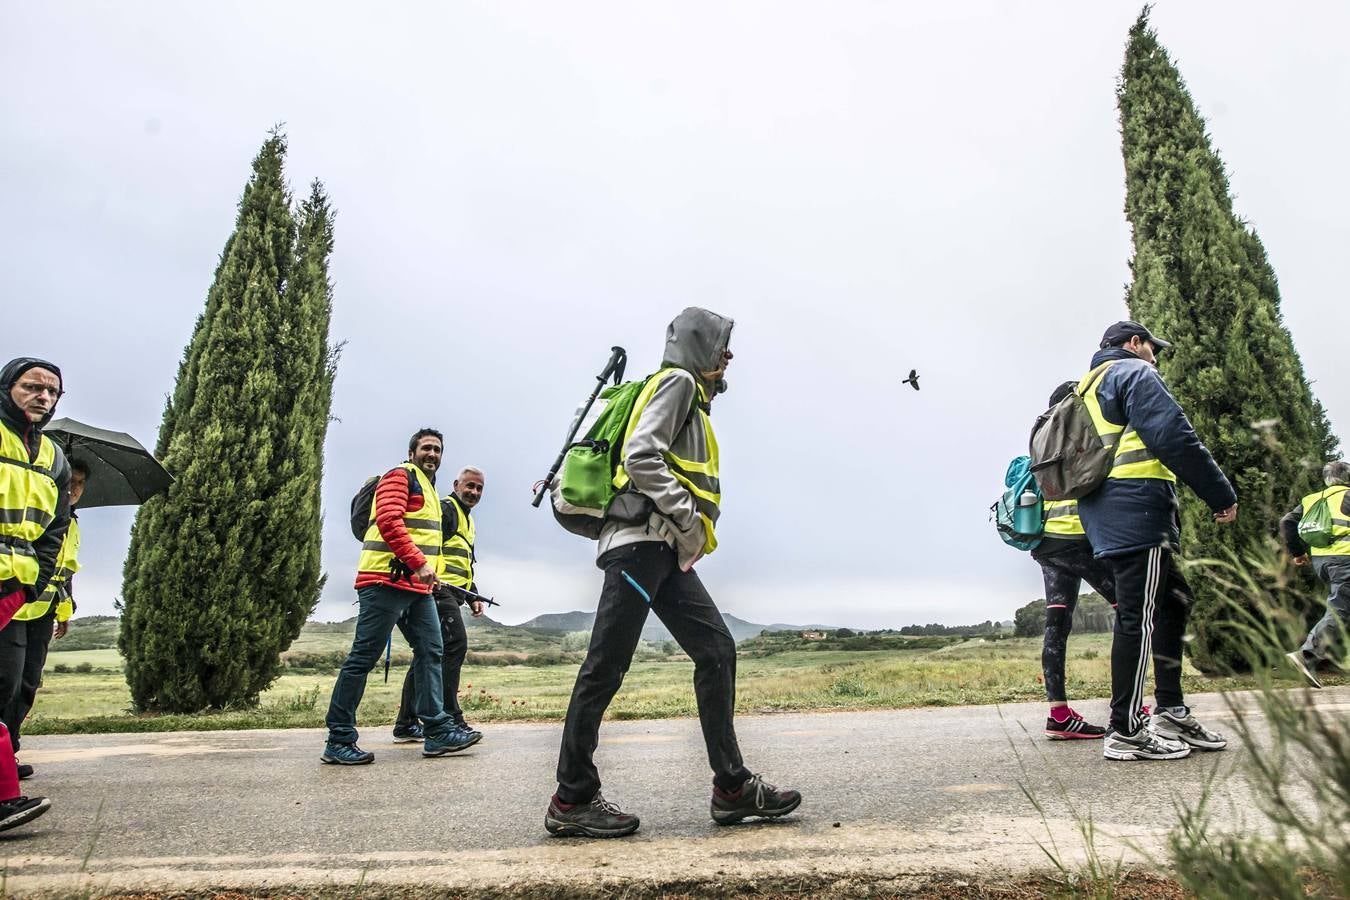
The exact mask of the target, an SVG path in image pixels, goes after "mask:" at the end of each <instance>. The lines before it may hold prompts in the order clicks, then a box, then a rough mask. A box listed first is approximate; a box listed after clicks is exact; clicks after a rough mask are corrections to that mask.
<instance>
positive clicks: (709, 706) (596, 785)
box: [558, 541, 750, 803]
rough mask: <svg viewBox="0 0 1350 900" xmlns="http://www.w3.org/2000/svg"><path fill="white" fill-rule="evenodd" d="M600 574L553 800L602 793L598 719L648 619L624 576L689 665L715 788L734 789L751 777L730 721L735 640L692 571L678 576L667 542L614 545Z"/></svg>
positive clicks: (572, 800)
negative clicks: (600, 584) (597, 602)
mask: <svg viewBox="0 0 1350 900" xmlns="http://www.w3.org/2000/svg"><path fill="white" fill-rule="evenodd" d="M597 565H599V566H600V568H602V569H604V571H605V584H604V587H603V588H602V589H601V591H600V605H599V608H597V609H596V611H595V626H594V627H593V629H592V630H591V645H590V649H589V650H588V651H587V652H586V660H585V662H583V663H582V664H581V669H580V671H578V672H577V682H576V686H575V687H573V688H572V700H571V702H570V703H569V704H568V706H567V721H566V723H565V724H564V725H563V738H562V750H561V752H560V753H559V755H558V799H559V800H562V801H563V802H564V803H586V802H589V801H590V800H591V799H592V798H593V797H594V796H595V795H596V793H597V792H598V791H599V790H600V774H599V772H598V771H596V768H595V761H594V756H595V748H596V746H597V744H598V743H599V741H600V720H601V718H603V717H604V714H605V710H606V709H607V708H608V707H609V703H610V701H611V700H613V699H614V695H615V694H616V693H617V692H618V690H619V686H620V685H621V684H623V677H624V675H625V674H627V672H628V666H629V664H630V663H631V662H632V661H633V651H634V650H636V649H637V643H638V640H639V639H640V638H641V636H642V626H643V624H644V623H645V622H646V621H647V609H648V605H647V601H646V600H645V599H644V598H643V596H642V594H641V593H639V592H638V590H637V589H636V588H635V587H633V585H632V584H630V583H629V581H628V579H627V578H625V577H624V575H625V573H626V574H627V575H628V576H629V577H631V578H632V579H633V580H634V581H636V582H637V583H638V584H639V585H641V587H642V590H644V591H646V593H647V594H648V596H650V597H651V610H652V611H653V612H655V613H656V616H657V618H659V619H660V620H661V622H662V623H663V624H664V625H665V626H666V628H668V629H670V633H671V634H672V635H673V636H674V638H675V640H676V641H677V642H678V643H679V645H680V647H681V648H683V650H684V652H685V653H687V654H689V658H690V659H692V660H693V661H694V697H695V699H696V700H697V701H698V719H699V724H700V725H701V726H702V727H703V742H704V744H705V745H706V746H707V750H708V763H709V764H710V765H711V766H712V770H713V784H714V785H716V786H717V787H719V788H721V789H722V790H725V791H734V790H736V789H737V788H739V787H740V786H741V785H742V784H744V783H745V781H746V779H747V778H749V777H750V772H749V771H748V770H747V769H746V768H745V764H744V762H743V761H742V760H741V751H740V747H739V745H738V744H737V743H736V731H735V728H734V726H733V723H732V718H733V715H734V712H735V709H736V642H735V640H733V639H732V637H731V632H730V631H728V630H727V626H726V623H725V622H724V621H723V620H722V614H721V613H720V612H718V610H717V606H716V604H714V603H713V601H712V598H711V597H709V596H708V592H707V590H706V589H705V588H704V587H703V582H702V581H700V580H699V577H698V575H697V574H696V573H695V572H692V571H691V572H681V571H680V569H679V566H678V564H677V563H676V560H675V551H674V550H672V549H671V548H670V547H669V546H667V545H666V544H665V543H664V542H656V541H644V542H642V543H638V544H628V545H626V546H623V547H617V548H615V549H613V550H611V551H609V552H608V553H606V554H604V555H603V556H601V557H600V559H599V560H597Z"/></svg>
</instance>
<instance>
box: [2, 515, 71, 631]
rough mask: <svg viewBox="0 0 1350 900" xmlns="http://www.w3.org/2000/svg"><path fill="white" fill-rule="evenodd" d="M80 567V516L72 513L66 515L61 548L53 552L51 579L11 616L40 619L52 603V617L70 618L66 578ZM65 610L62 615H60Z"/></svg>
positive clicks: (59, 619)
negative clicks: (66, 527) (53, 610)
mask: <svg viewBox="0 0 1350 900" xmlns="http://www.w3.org/2000/svg"><path fill="white" fill-rule="evenodd" d="M79 570H80V520H79V519H77V518H75V517H74V516H71V517H70V528H69V529H67V531H66V536H65V537H64V538H63V539H62V540H61V549H60V551H59V552H58V553H57V554H56V571H55V572H53V573H52V580H51V581H49V582H47V586H46V587H45V588H43V590H42V594H41V596H39V597H38V598H37V599H36V600H33V601H31V602H29V603H25V604H24V605H23V606H20V607H19V608H18V610H17V611H16V612H15V613H14V618H16V619H18V620H19V621H28V620H30V619H40V618H42V617H43V616H45V615H46V614H47V610H49V609H51V608H52V604H53V603H55V604H56V620H57V621H58V622H64V621H66V620H67V619H69V618H70V615H71V613H72V612H74V607H75V605H74V603H72V602H71V599H70V591H69V587H68V582H69V581H70V576H72V575H74V574H75V573H76V572H78V571H79ZM63 611H64V612H65V618H62V617H61V614H62V612H63Z"/></svg>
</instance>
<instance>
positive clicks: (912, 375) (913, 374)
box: [900, 369, 919, 391]
mask: <svg viewBox="0 0 1350 900" xmlns="http://www.w3.org/2000/svg"><path fill="white" fill-rule="evenodd" d="M900 383H901V384H907V385H909V386H910V387H912V388H914V390H916V391H917V390H918V389H919V372H918V370H917V369H910V370H909V377H908V378H906V379H905V380H904V381H902V382H900Z"/></svg>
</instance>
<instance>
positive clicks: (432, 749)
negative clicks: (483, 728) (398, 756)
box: [422, 725, 483, 756]
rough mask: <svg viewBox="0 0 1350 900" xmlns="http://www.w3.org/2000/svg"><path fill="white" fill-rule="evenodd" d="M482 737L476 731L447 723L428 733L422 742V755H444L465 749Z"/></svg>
mask: <svg viewBox="0 0 1350 900" xmlns="http://www.w3.org/2000/svg"><path fill="white" fill-rule="evenodd" d="M482 737H483V735H482V734H480V733H479V732H477V731H464V730H462V729H460V728H459V727H458V726H455V725H447V726H446V727H445V728H443V729H442V730H440V731H437V732H435V733H434V734H428V735H427V739H426V742H425V743H424V744H422V755H423V756H445V754H447V753H458V752H459V751H461V750H467V749H469V748H470V747H472V746H473V745H474V744H476V743H478V741H479V740H480V739H481V738H482Z"/></svg>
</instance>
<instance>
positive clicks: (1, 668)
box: [0, 610, 56, 753]
mask: <svg viewBox="0 0 1350 900" xmlns="http://www.w3.org/2000/svg"><path fill="white" fill-rule="evenodd" d="M55 621H56V616H55V614H54V613H53V612H52V611H51V610H48V611H47V614H46V615H45V616H42V617H41V618H38V619H26V620H22V621H21V620H19V619H14V620H12V621H11V622H10V623H9V624H8V625H6V626H5V627H4V628H0V720H3V721H4V723H5V727H6V728H8V729H9V743H10V746H11V747H12V748H13V749H14V752H15V753H18V752H19V726H21V725H22V724H23V720H24V719H25V718H27V717H28V712H29V710H31V709H32V708H33V702H34V700H36V699H37V692H38V687H39V686H40V685H41V684H42V667H43V666H45V665H46V664H47V648H48V647H50V646H51V643H52V627H53V623H54V622H55Z"/></svg>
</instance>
